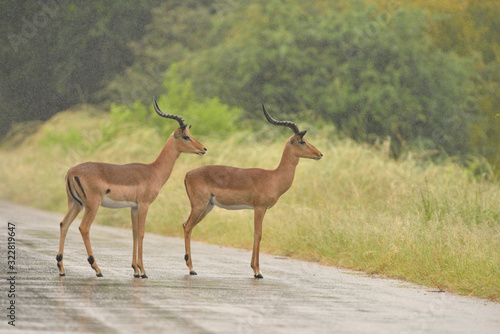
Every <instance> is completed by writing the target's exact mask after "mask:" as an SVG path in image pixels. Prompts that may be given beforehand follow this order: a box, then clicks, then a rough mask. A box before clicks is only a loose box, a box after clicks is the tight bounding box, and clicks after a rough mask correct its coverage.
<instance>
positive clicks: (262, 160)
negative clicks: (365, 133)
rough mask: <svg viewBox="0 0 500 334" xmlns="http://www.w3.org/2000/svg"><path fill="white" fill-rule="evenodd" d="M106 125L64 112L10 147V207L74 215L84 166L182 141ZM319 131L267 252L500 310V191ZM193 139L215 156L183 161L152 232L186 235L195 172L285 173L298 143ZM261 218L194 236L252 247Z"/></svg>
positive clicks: (116, 216) (121, 218)
mask: <svg viewBox="0 0 500 334" xmlns="http://www.w3.org/2000/svg"><path fill="white" fill-rule="evenodd" d="M98 115H101V114H96V113H95V112H93V111H79V112H75V111H73V112H70V113H61V114H58V115H57V116H56V117H55V118H53V119H52V120H51V121H49V122H47V123H45V124H44V125H43V126H41V127H40V129H39V131H38V132H37V133H36V134H34V135H32V136H31V137H29V138H28V139H27V140H26V141H25V142H24V144H23V145H21V146H19V147H16V148H12V147H8V145H4V147H3V149H2V150H0V184H1V188H0V198H2V199H8V200H12V201H15V202H19V203H23V204H27V205H32V206H35V207H39V208H43V209H47V210H55V211H59V212H61V213H64V212H65V210H66V198H65V190H64V176H65V173H66V171H67V169H68V168H69V167H71V166H73V165H75V164H77V163H81V162H84V161H106V162H110V163H128V162H131V161H138V162H150V161H153V160H154V159H155V158H156V156H157V154H158V153H159V152H160V150H161V147H162V145H163V143H164V141H165V140H166V139H167V137H168V135H169V134H170V133H169V132H165V133H163V134H160V132H159V131H157V130H155V129H150V128H148V127H138V128H136V129H134V128H131V127H127V126H125V127H123V128H118V129H115V130H116V131H115V132H116V133H115V134H114V136H113V138H112V140H111V141H103V140H102V136H103V129H105V128H106V124H108V123H106V122H108V119H107V118H106V117H105V116H102V115H101V116H98ZM103 124H104V125H103ZM174 126H175V125H172V129H171V130H173V128H174ZM304 128H306V127H304ZM309 130H310V131H309V133H308V134H307V138H308V140H309V141H310V142H311V143H313V144H314V145H315V146H316V147H317V148H318V149H320V150H321V151H322V152H323V154H324V158H323V159H322V160H320V161H312V160H303V161H301V162H300V164H299V166H298V168H297V172H296V176H295V181H294V184H293V185H292V188H291V189H290V190H289V191H288V192H287V193H286V194H285V195H283V197H282V198H281V199H280V201H279V202H278V204H277V205H276V206H275V207H274V208H272V209H271V210H268V213H267V214H266V217H265V220H264V236H263V240H262V243H261V248H262V250H263V251H265V252H270V253H274V254H280V255H288V256H294V257H296V258H301V259H307V260H311V261H319V262H321V263H324V264H329V265H338V266H342V267H345V268H351V269H356V270H362V271H365V272H367V273H373V274H379V275H384V276H389V277H395V278H401V279H405V280H409V281H412V282H417V283H423V284H426V285H428V286H432V287H435V288H438V289H443V290H449V291H454V292H457V293H460V294H466V295H473V296H478V297H483V298H489V299H494V300H500V223H499V221H500V186H499V185H498V184H496V183H493V182H490V181H485V180H481V179H477V178H474V177H472V176H471V174H470V173H469V171H467V170H466V169H463V168H461V167H459V166H458V165H456V164H454V163H453V162H451V161H448V162H443V163H441V164H433V163H431V162H427V161H425V160H422V159H418V158H415V156H413V157H411V156H410V157H408V158H407V159H405V160H402V161H394V160H392V159H389V158H388V157H387V154H386V153H385V152H384V151H383V150H380V149H375V148H373V147H368V146H364V145H359V144H356V143H354V142H352V141H350V140H339V139H335V138H332V135H331V131H329V130H328V129H318V128H310V129H309ZM192 134H193V135H194V136H195V137H197V139H199V140H200V141H201V142H202V143H203V144H205V145H206V146H207V147H208V149H209V151H208V154H207V155H206V156H205V157H199V156H193V155H181V157H180V158H179V160H178V161H177V164H176V166H175V168H174V172H173V173H172V175H171V178H170V179H169V181H168V182H167V184H166V185H165V187H164V188H163V189H162V191H161V193H160V195H159V196H158V199H157V200H156V202H155V203H153V205H152V206H151V208H150V211H149V215H148V221H147V231H148V232H155V233H161V234H166V235H174V236H181V235H182V223H183V222H184V221H185V220H186V219H187V216H188V215H189V201H188V199H187V195H186V194H185V190H184V185H183V179H184V175H185V173H186V172H187V171H189V170H191V169H193V168H196V167H198V166H202V165H206V164H226V165H234V166H238V167H261V168H274V167H276V166H277V164H278V162H279V159H280V157H281V153H282V149H283V146H284V143H285V141H286V139H287V137H288V135H289V133H288V132H287V130H286V129H275V128H272V127H269V128H266V130H265V131H262V132H258V133H251V132H239V133H234V134H231V135H229V136H228V137H227V138H224V139H220V138H217V137H216V136H214V135H210V134H205V135H203V136H197V133H196V124H195V126H194V127H193V130H192ZM252 214H253V212H252V211H250V210H244V211H225V210H221V209H215V210H214V211H213V212H212V213H210V214H209V215H208V216H207V217H206V218H205V220H204V221H203V222H202V223H200V224H199V225H198V226H197V227H196V228H195V230H194V232H193V237H194V238H195V239H198V240H203V241H206V242H209V243H216V244H223V245H228V246H234V247H243V248H251V247H252V238H253V219H252V217H253V216H252ZM129 217H130V213H129V212H128V210H125V209H122V210H110V209H105V208H102V209H101V210H100V211H99V213H98V216H97V218H96V221H97V223H100V224H109V225H115V226H121V227H128V228H130V218H129ZM58 224H59V222H54V229H57V228H58ZM73 228H75V227H73ZM146 242H147V236H146ZM179 256H182V254H180V255H179ZM249 260H250V259H249ZM263 270H265V265H264V267H263Z"/></svg>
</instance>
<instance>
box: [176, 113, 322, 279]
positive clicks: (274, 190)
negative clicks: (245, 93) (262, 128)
mask: <svg viewBox="0 0 500 334" xmlns="http://www.w3.org/2000/svg"><path fill="white" fill-rule="evenodd" d="M262 109H263V111H264V115H265V116H266V118H267V120H268V121H269V122H270V123H271V124H274V125H280V126H286V127H289V128H290V129H292V130H293V135H292V136H291V137H290V138H289V139H288V141H287V142H286V145H285V149H284V151H283V156H282V158H281V162H280V163H279V165H278V167H277V168H276V169H274V170H264V169H259V168H251V169H241V168H234V167H227V166H204V167H200V168H197V169H195V170H192V171H190V172H188V173H187V174H186V177H185V179H184V184H185V186H186V191H187V193H188V197H189V201H190V202H191V214H190V215H189V218H188V220H187V221H186V222H185V223H184V242H185V247H186V255H185V256H184V259H185V260H186V264H187V266H188V267H189V271H190V274H191V275H196V272H195V271H194V270H193V263H192V258H191V232H192V230H193V228H194V227H195V226H196V224H198V223H199V222H200V221H201V220H202V219H203V218H204V217H205V216H206V215H207V214H208V213H209V212H210V211H211V210H212V209H213V207H214V205H216V206H218V207H221V208H224V209H228V210H240V209H253V210H254V242H253V253H252V261H251V264H250V265H251V267H252V269H253V271H254V277H255V278H262V273H261V271H260V267H259V245H260V240H261V238H262V221H263V219H264V215H265V213H266V210H267V209H269V208H271V207H272V206H273V205H274V204H276V202H277V201H278V199H279V198H280V196H281V195H283V194H284V193H285V192H286V191H287V190H288V189H289V188H290V186H291V185H292V182H293V177H294V174H295V167H297V164H298V163H299V158H310V159H315V160H319V159H321V157H322V156H323V154H321V152H320V151H318V150H317V149H316V148H315V147H314V146H312V145H311V144H309V143H308V142H307V141H306V140H305V139H304V135H305V134H306V131H302V132H299V128H298V127H297V125H296V124H295V123H292V122H287V121H277V120H275V119H274V118H272V117H271V116H270V115H269V113H268V112H267V110H266V108H265V107H264V104H262Z"/></svg>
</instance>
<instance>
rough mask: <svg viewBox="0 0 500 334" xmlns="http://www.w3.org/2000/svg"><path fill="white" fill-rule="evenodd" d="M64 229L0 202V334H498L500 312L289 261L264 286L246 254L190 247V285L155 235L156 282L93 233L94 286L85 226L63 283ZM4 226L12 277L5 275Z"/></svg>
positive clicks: (177, 252) (151, 259)
mask: <svg viewBox="0 0 500 334" xmlns="http://www.w3.org/2000/svg"><path fill="white" fill-rule="evenodd" d="M61 219H62V215H61V214H55V213H50V212H44V211H40V210H35V209H31V208H26V207H22V206H18V205H14V204H11V203H7V202H2V201H0V247H1V254H2V260H1V262H0V263H2V273H3V274H4V275H3V277H4V278H3V279H2V284H0V296H1V299H0V300H1V309H2V312H1V317H0V319H2V320H1V323H0V332H1V333H15V332H19V333H32V332H33V333H34V332H43V331H45V332H48V333H61V332H71V333H76V332H85V333H132V332H135V333H138V332H139V333H500V304H498V303H493V302H488V301H484V300H478V299H472V298H467V297H460V296H455V295H452V294H448V293H438V292H433V291H431V290H430V289H428V288H423V287H418V286H414V285H411V284H408V283H404V282H399V281H396V280H390V279H381V278H373V277H367V276H365V275H362V274H359V273H354V272H349V271H345V270H339V269H336V268H332V267H326V266H321V265H318V264H314V263H307V262H301V261H296V260H291V259H288V258H282V257H275V256H271V255H264V254H261V267H262V271H263V274H264V277H265V278H264V279H261V280H258V279H254V278H253V277H252V270H251V269H250V266H249V263H250V255H251V253H250V252H248V251H243V250H235V249H229V248H221V247H217V246H210V245H205V244H202V243H193V245H192V248H193V256H194V257H195V258H194V261H195V267H196V270H197V272H198V276H189V275H188V270H187V267H186V266H185V264H184V259H183V255H184V245H183V240H181V239H176V238H167V237H162V236H158V235H154V234H151V233H149V234H146V237H145V246H144V247H145V256H144V261H145V266H146V269H147V272H148V275H149V279H140V278H134V277H133V271H132V269H131V268H130V263H131V258H132V232H131V230H127V229H118V228H110V227H105V226H99V225H97V224H94V225H93V226H92V229H91V241H92V246H93V248H94V254H95V257H96V260H97V261H98V263H99V266H100V267H101V269H102V271H103V275H104V277H103V278H98V277H96V276H95V274H94V271H93V270H92V269H91V268H90V265H89V264H88V263H87V255H86V252H85V247H84V245H83V241H82V239H81V236H80V234H79V231H78V224H79V221H78V220H77V221H75V222H74V223H73V225H72V226H71V228H70V230H69V233H68V238H67V241H66V249H65V253H64V261H65V262H64V264H65V267H66V271H67V276H66V277H59V275H58V270H57V266H56V260H55V256H56V254H57V249H58V238H59V222H60V220H61ZM8 222H11V223H14V224H15V230H14V231H15V234H16V235H15V239H16V241H15V251H16V259H15V267H14V269H15V272H16V274H9V273H8V272H9V268H8V267H7V260H8V259H7V250H8V245H7V237H8V232H9V231H8ZM179 228H181V227H180V226H179ZM263 242H265V240H264V241H263ZM11 276H15V282H14V285H12V284H11V283H12V282H9V278H11ZM12 289H14V290H15V292H14V293H15V297H14V298H11V297H9V290H10V291H12ZM11 300H13V301H14V303H15V304H14V305H15V322H14V323H15V325H16V326H15V327H12V326H11V325H9V324H8V321H10V320H9V317H8V315H9V313H10V312H11V311H9V310H8V309H7V308H8V307H9V305H10V304H9V303H10V302H11Z"/></svg>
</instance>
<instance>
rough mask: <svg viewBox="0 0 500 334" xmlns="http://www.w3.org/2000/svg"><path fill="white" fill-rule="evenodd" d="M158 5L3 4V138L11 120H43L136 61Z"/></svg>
mask: <svg viewBox="0 0 500 334" xmlns="http://www.w3.org/2000/svg"><path fill="white" fill-rule="evenodd" d="M159 2H160V1H159V0H140V1H137V0H120V1H115V0H111V1H110V0H99V1H96V0H92V1H86V2H85V3H76V2H67V1H57V0H52V1H25V0H20V1H3V2H1V3H0V17H1V18H0V30H1V31H2V34H0V59H1V61H0V108H1V113H0V137H2V136H3V135H5V133H6V132H7V131H8V130H9V127H10V125H11V124H12V123H14V122H21V121H27V120H47V119H48V118H49V117H51V116H52V115H54V114H55V113H57V112H58V111H61V110H63V109H66V108H68V107H70V106H72V105H74V104H76V103H86V102H92V103H95V102H100V101H102V97H100V96H99V90H100V89H102V88H103V87H104V85H105V83H106V82H107V81H109V80H110V79H111V78H112V77H113V76H114V75H115V74H116V73H118V72H120V71H122V70H123V69H124V68H125V67H126V66H129V65H131V64H132V62H133V55H132V53H131V51H130V50H129V49H128V43H129V42H130V41H131V40H134V39H139V38H141V37H142V35H143V33H144V31H145V26H146V24H147V23H148V22H149V20H150V19H151V14H150V9H151V7H153V6H155V5H157V4H158V3H159Z"/></svg>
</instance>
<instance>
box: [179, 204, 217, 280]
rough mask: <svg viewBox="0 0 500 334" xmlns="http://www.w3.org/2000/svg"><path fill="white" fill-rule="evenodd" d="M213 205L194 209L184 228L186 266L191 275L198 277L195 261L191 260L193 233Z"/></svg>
mask: <svg viewBox="0 0 500 334" xmlns="http://www.w3.org/2000/svg"><path fill="white" fill-rule="evenodd" d="M213 207H214V206H213V205H211V204H210V203H208V204H205V205H203V206H201V207H199V206H198V207H192V208H191V214H190V215H189V218H188V220H187V221H186V222H185V223H184V224H183V227H184V246H185V247H186V255H184V260H186V265H187V266H188V268H189V274H190V275H197V274H196V271H194V269H193V260H192V258H191V232H193V228H194V227H195V226H196V225H197V224H198V223H199V222H200V221H202V220H203V218H205V216H206V215H207V214H208V213H209V212H210V211H212V209H213Z"/></svg>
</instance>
